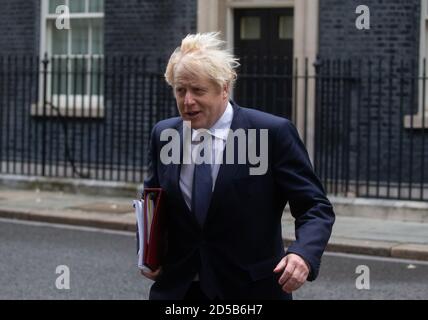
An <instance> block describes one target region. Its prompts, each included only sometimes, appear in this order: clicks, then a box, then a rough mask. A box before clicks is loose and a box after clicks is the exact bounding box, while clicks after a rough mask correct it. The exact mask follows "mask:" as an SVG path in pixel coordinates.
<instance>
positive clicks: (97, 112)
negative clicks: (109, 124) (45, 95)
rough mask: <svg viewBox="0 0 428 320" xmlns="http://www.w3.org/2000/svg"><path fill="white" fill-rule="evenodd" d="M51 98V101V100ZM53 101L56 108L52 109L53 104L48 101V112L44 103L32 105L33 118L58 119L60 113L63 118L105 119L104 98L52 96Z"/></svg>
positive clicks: (94, 96)
mask: <svg viewBox="0 0 428 320" xmlns="http://www.w3.org/2000/svg"><path fill="white" fill-rule="evenodd" d="M50 98H51V97H50V96H49V99H48V100H50ZM52 101H53V105H54V106H55V108H52V107H51V102H50V101H47V105H46V110H43V102H42V101H40V102H39V104H38V105H37V104H32V105H31V115H32V116H43V115H44V116H46V117H51V116H53V117H56V116H58V111H57V110H59V112H60V114H61V116H63V117H67V118H70V117H85V118H89V116H90V117H91V118H103V117H104V97H103V96H96V95H93V96H91V98H89V96H88V95H85V96H83V97H82V95H75V96H72V95H68V101H67V96H66V95H63V94H62V95H59V96H58V95H52ZM98 103H99V106H98Z"/></svg>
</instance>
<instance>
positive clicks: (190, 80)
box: [175, 73, 208, 85]
mask: <svg viewBox="0 0 428 320" xmlns="http://www.w3.org/2000/svg"><path fill="white" fill-rule="evenodd" d="M175 84H176V85H195V84H199V85H201V84H208V79H205V78H204V77H201V76H198V75H193V74H190V73H179V74H176V76H175Z"/></svg>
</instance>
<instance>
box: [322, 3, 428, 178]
mask: <svg viewBox="0 0 428 320" xmlns="http://www.w3.org/2000/svg"><path fill="white" fill-rule="evenodd" d="M361 4H364V5H367V6H368V7H369V8H370V29H369V30H358V29H357V28H356V26H355V20H356V18H357V16H358V15H359V14H356V13H355V9H356V7H357V6H358V5H361ZM419 14H420V1H419V0H412V1H405V0H389V1H385V0H368V1H365V2H361V1H354V0H352V1H340V0H322V1H320V25H319V29H320V34H319V54H320V57H321V58H322V59H323V61H324V64H323V65H322V66H321V69H322V68H324V69H323V70H324V71H327V69H328V67H327V66H328V63H326V62H327V61H328V60H334V59H342V72H343V63H344V61H346V60H350V61H351V62H352V65H353V67H352V69H351V70H352V74H353V75H355V76H357V75H359V76H360V77H361V82H359V83H357V82H354V83H353V84H351V85H350V87H349V88H348V89H347V90H348V91H347V92H345V93H346V94H348V95H349V96H350V100H349V102H348V104H347V105H344V104H343V103H342V104H339V103H336V104H335V102H333V101H332V100H328V97H327V98H325V97H324V98H325V99H327V100H326V101H325V103H324V105H325V106H326V107H325V108H329V109H324V110H323V111H322V112H328V113H329V116H330V117H331V116H332V115H336V113H337V115H336V118H335V119H337V121H339V122H337V121H336V120H334V121H330V122H328V121H324V123H323V128H324V130H325V133H328V134H330V135H332V136H336V138H335V139H334V141H335V142H334V143H332V144H330V145H329V146H328V149H327V152H326V153H327V154H328V155H327V156H326V157H327V158H328V166H327V168H329V170H327V172H329V173H328V175H329V176H330V177H333V176H339V177H342V176H343V175H342V174H341V172H342V171H341V170H339V174H337V173H335V172H334V165H333V163H335V162H336V161H337V163H338V165H339V167H340V168H342V166H344V167H346V166H348V168H347V169H349V171H348V174H349V177H350V178H351V179H355V178H356V175H357V171H359V178H360V179H365V178H367V177H369V178H370V179H377V178H378V177H379V179H380V180H381V181H382V182H384V183H387V181H388V180H389V181H390V182H394V181H398V180H400V179H401V180H402V181H409V180H410V179H412V180H413V182H414V181H428V175H427V174H426V170H425V174H424V177H422V175H421V169H422V166H425V165H426V166H428V163H426V162H427V161H425V159H427V157H426V156H425V158H424V157H423V155H422V150H423V148H424V147H423V145H425V149H427V148H428V146H427V144H426V140H427V139H425V140H424V141H423V140H422V132H421V130H409V129H405V128H404V126H403V120H404V115H405V114H415V113H416V112H417V110H418V85H417V84H416V83H413V82H412V78H413V79H414V77H416V76H417V74H418V59H419V28H420V20H419V19H420V16H419ZM391 59H392V64H393V66H392V68H391V67H390V63H391ZM359 60H361V66H362V67H361V68H359V67H358V61H359ZM369 60H371V61H372V64H371V65H370V66H369V62H368V61H369ZM412 60H413V61H412ZM402 62H403V66H404V67H403V68H401V63H402ZM412 65H413V67H412ZM337 68H338V65H336V66H335V67H334V68H333V65H332V61H330V74H332V73H333V72H337V70H338V69H337ZM369 69H370V70H371V76H369ZM401 77H402V78H403V79H404V80H403V90H402V92H401V91H400V78H401ZM390 78H391V79H392V81H389V79H390ZM336 85H337V86H339V85H340V83H337V84H336ZM359 103H360V105H359ZM400 106H402V110H401V109H400V108H401V107H400ZM344 112H345V116H346V117H349V123H350V126H349V127H346V126H345V125H344V120H343V118H342V116H343V114H344ZM401 112H403V114H401ZM322 116H323V117H324V118H325V117H326V114H323V115H322ZM358 128H359V130H360V131H359V132H358ZM348 131H349V135H347V132H348ZM348 147H349V151H350V156H349V159H346V158H342V153H341V152H342V149H343V148H348ZM400 152H401V154H402V158H401V162H400V157H399V153H400ZM337 153H339V155H338V154H337ZM333 158H334V159H333ZM358 158H359V159H360V162H359V163H358V162H357V159H358ZM336 159H337V160H336ZM325 161H327V160H325ZM347 163H349V165H348V164H347ZM378 168H379V175H378ZM345 169H346V168H345ZM325 171H326V170H325ZM343 172H346V170H343ZM400 177H401V178H400Z"/></svg>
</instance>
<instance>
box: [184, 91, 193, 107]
mask: <svg viewBox="0 0 428 320" xmlns="http://www.w3.org/2000/svg"><path fill="white" fill-rule="evenodd" d="M194 102H195V100H194V99H193V95H192V93H191V92H190V90H188V91H187V92H186V95H185V96H184V104H185V105H192V104H193V103H194Z"/></svg>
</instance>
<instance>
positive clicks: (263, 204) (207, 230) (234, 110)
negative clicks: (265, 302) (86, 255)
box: [142, 33, 335, 300]
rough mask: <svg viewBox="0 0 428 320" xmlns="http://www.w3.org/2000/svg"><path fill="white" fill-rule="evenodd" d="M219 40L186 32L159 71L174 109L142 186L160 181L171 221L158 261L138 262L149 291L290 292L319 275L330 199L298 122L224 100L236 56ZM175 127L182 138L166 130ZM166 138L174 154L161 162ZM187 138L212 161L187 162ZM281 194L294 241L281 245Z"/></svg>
mask: <svg viewBox="0 0 428 320" xmlns="http://www.w3.org/2000/svg"><path fill="white" fill-rule="evenodd" d="M223 45H224V42H222V41H221V40H220V39H219V37H218V34H217V33H206V34H196V35H188V36H187V37H186V38H185V39H183V41H182V43H181V46H180V47H178V48H177V49H176V50H175V51H174V53H173V54H172V55H171V58H170V60H169V63H168V66H167V70H166V73H165V77H166V80H167V82H168V83H169V84H170V85H171V86H172V88H173V90H174V96H175V98H176V101H177V107H178V110H179V113H180V117H177V118H171V119H167V120H163V121H160V122H159V123H157V124H156V125H155V127H154V128H153V131H152V135H151V142H150V147H149V151H150V155H149V160H150V161H149V170H148V176H147V179H146V180H145V181H144V186H145V187H160V188H163V189H164V190H165V192H166V196H167V210H166V215H167V219H166V220H167V221H168V236H167V242H168V248H167V254H166V256H165V259H164V260H163V264H162V267H161V268H160V269H159V270H154V271H150V270H146V271H142V273H143V275H145V276H146V277H148V278H150V279H152V280H154V281H155V282H154V284H153V285H152V287H151V290H150V299H153V300H157V299H190V300H192V299H198V300H201V299H202V300H205V299H291V298H292V292H293V291H295V290H297V289H298V288H299V287H300V286H302V285H303V284H304V282H305V281H312V280H314V279H315V278H316V277H317V275H318V272H319V268H320V263H321V256H322V254H323V252H324V249H325V247H326V245H327V242H328V240H329V237H330V234H331V231H332V226H333V223H334V219H335V216H334V212H333V209H332V205H331V204H330V202H329V200H328V199H327V197H326V195H325V192H324V190H323V187H322V185H321V183H320V181H319V179H318V178H317V176H316V175H315V173H314V171H313V168H312V166H311V163H310V160H309V157H308V154H307V151H306V149H305V147H304V145H303V143H302V141H301V139H300V138H299V135H298V133H297V130H296V128H295V127H294V125H293V124H292V123H291V122H290V121H288V120H287V119H285V118H280V117H276V116H273V115H270V114H267V113H264V112H260V111H257V110H254V109H247V108H243V107H240V106H238V105H237V104H235V103H234V102H233V101H231V100H230V99H229V94H230V90H231V87H232V86H233V83H234V81H235V79H236V73H235V71H234V69H235V68H236V67H237V66H238V63H237V59H236V58H234V57H233V55H231V54H230V53H228V52H227V51H226V50H224V49H223ZM186 129H188V130H191V131H189V132H190V134H188V135H187V140H189V141H186V133H185V132H186ZM238 130H240V131H241V132H243V133H245V134H244V137H246V140H245V139H244V146H245V147H246V148H242V143H243V140H242V139H236V136H234V135H233V133H234V132H237V131H238ZM171 132H177V136H176V138H178V139H165V136H168V135H169V137H171V135H170V133H171ZM165 133H168V134H167V135H165ZM251 133H253V134H251ZM202 136H203V138H201V137H202ZM190 140H191V141H190ZM203 142H205V143H204V147H203V148H201V145H202V143H203ZM240 143H241V145H239V144H240ZM171 146H172V147H173V148H178V149H176V150H179V151H182V152H180V153H179V161H178V162H177V161H175V162H174V161H165V159H166V158H167V157H166V156H165V152H166V151H168V152H167V154H168V155H170V153H171V152H172V153H175V152H176V150H171ZM186 146H188V147H189V149H188V154H191V155H192V157H193V156H194V155H195V154H196V155H197V156H200V157H204V159H205V160H206V159H210V160H213V161H204V162H203V163H201V162H200V161H193V160H194V158H192V157H191V159H192V161H190V163H189V162H188V161H184V158H185V156H184V154H185V152H184V151H183V150H185V149H186ZM207 146H208V147H207ZM251 148H253V149H254V150H252V152H253V153H254V152H257V154H258V155H259V156H260V158H259V159H260V161H259V165H258V168H257V166H256V165H255V163H254V162H252V161H248V159H249V158H250V151H251V150H250V149H251ZM201 150H202V151H201ZM242 150H244V152H248V154H244V155H243V154H242ZM169 151H171V152H169ZM242 156H244V158H242ZM219 159H221V161H218V160H219ZM231 159H232V161H231ZM239 159H240V160H239ZM242 159H245V160H247V161H242ZM257 169H262V170H261V171H262V172H261V173H260V170H259V172H257ZM287 203H289V205H290V211H291V214H292V215H293V217H294V218H295V230H296V240H295V241H294V242H293V243H292V244H291V245H290V246H289V247H288V248H287V250H286V251H285V250H284V245H283V240H282V235H281V217H282V214H283V210H284V207H285V206H286V204H287Z"/></svg>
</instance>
